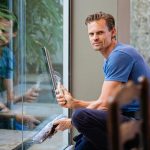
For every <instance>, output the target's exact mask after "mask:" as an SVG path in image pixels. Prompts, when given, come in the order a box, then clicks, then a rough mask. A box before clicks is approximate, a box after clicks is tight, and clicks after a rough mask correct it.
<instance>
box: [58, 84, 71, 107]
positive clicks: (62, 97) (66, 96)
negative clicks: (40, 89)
mask: <svg viewBox="0 0 150 150" xmlns="http://www.w3.org/2000/svg"><path fill="white" fill-rule="evenodd" d="M61 90H62V92H60V91H59V89H56V98H57V102H58V104H59V105H60V106H62V107H65V108H73V104H74V98H73V97H72V95H71V94H70V93H69V92H68V91H67V90H66V89H65V88H64V87H63V86H62V85H61Z"/></svg>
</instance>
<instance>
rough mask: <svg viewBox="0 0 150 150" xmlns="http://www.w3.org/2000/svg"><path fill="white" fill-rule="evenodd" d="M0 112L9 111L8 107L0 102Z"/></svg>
mask: <svg viewBox="0 0 150 150" xmlns="http://www.w3.org/2000/svg"><path fill="white" fill-rule="evenodd" d="M0 112H9V109H8V108H7V107H6V106H5V105H4V104H3V103H1V102H0Z"/></svg>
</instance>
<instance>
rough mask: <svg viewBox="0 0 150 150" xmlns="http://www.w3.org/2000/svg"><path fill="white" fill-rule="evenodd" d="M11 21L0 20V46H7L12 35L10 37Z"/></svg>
mask: <svg viewBox="0 0 150 150" xmlns="http://www.w3.org/2000/svg"><path fill="white" fill-rule="evenodd" d="M11 29H12V21H9V20H6V19H0V46H4V45H7V44H8V43H9V40H10V38H11V37H13V35H11V33H12V32H11Z"/></svg>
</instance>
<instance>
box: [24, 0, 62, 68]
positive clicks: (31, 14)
mask: <svg viewBox="0 0 150 150" xmlns="http://www.w3.org/2000/svg"><path fill="white" fill-rule="evenodd" d="M62 15H63V6H62V4H61V3H60V0H38V1H37V0H32V1H31V0H26V33H27V35H26V44H27V56H28V57H27V58H28V59H27V63H28V65H29V66H32V68H33V65H35V64H36V66H37V64H41V63H42V61H43V60H41V58H40V55H39V52H38V50H39V45H40V47H41V46H46V47H47V48H48V49H49V50H50V51H51V53H52V54H56V51H59V50H62V38H63V37H62V36H63V34H62V32H63V30H62V24H63V16H62ZM39 43H40V44H39ZM40 61H41V62H40ZM36 69H37V68H36Z"/></svg>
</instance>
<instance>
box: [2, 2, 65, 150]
mask: <svg viewBox="0 0 150 150" xmlns="http://www.w3.org/2000/svg"><path fill="white" fill-rule="evenodd" d="M0 7H1V8H2V7H3V9H5V10H8V11H9V12H10V13H11V15H12V16H11V19H10V15H8V18H9V19H10V20H11V21H9V19H8V23H3V21H4V20H3V19H2V18H3V17H4V15H3V14H2V13H1V12H2V11H0V47H1V48H0V56H3V53H4V54H5V57H6V58H7V61H5V62H4V63H5V64H7V65H8V66H5V65H4V63H2V61H4V60H2V61H1V58H2V57H0V84H1V86H0V87H1V89H0V132H1V133H2V134H1V133H0V139H3V138H4V139H3V141H5V142H6V143H5V142H4V143H5V144H6V145H5V144H4V143H0V149H1V148H3V147H2V145H5V146H4V147H5V148H8V147H9V149H13V148H15V147H20V148H21V147H23V149H31V150H32V149H37V147H38V148H40V149H41V150H42V148H43V147H44V148H46V147H47V149H51V148H53V149H59V148H61V147H63V142H61V143H59V142H58V140H59V141H63V135H62V133H58V134H56V135H55V136H54V137H53V138H52V139H51V141H48V140H46V141H44V142H43V143H41V144H40V145H36V144H33V142H32V141H31V140H32V137H33V136H34V135H35V134H36V133H38V132H39V131H40V130H41V129H42V128H43V127H44V126H45V125H46V124H47V123H48V122H50V121H52V120H53V119H54V118H55V117H57V116H58V115H60V114H62V113H63V110H62V108H60V107H59V106H58V105H57V103H56V99H55V95H54V91H53V88H52V81H51V79H50V77H49V73H48V71H47V68H46V64H45V60H44V56H43V53H42V49H41V48H42V47H43V46H45V47H47V49H48V50H49V52H50V54H51V56H52V57H51V58H52V63H53V67H54V69H55V71H56V72H57V74H59V76H60V77H61V78H62V75H63V2H62V1H60V0H55V1H53V0H39V1H37V0H32V1H31V0H16V1H12V0H7V1H6V0H2V1H1V4H0ZM14 21H16V23H17V24H18V28H16V29H18V30H13V27H15V26H14ZM5 24H6V25H7V28H6V27H5ZM8 24H9V25H8ZM7 33H8V36H7ZM8 37H9V40H7V38H8ZM2 42H7V43H5V44H3V43H2ZM5 68H7V69H8V70H6V69H5ZM6 71H7V73H6ZM3 81H5V82H3ZM2 85H4V86H2ZM6 132H7V135H6V137H1V136H2V135H3V133H6ZM8 137H9V140H10V143H8V141H7V140H8ZM14 137H15V138H14ZM5 138H6V140H5ZM13 139H15V144H14V145H13V142H14V140H13ZM16 141H17V142H16ZM22 143H23V145H21V144H22ZM28 144H29V145H28ZM12 145H13V146H14V147H12Z"/></svg>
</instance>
